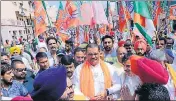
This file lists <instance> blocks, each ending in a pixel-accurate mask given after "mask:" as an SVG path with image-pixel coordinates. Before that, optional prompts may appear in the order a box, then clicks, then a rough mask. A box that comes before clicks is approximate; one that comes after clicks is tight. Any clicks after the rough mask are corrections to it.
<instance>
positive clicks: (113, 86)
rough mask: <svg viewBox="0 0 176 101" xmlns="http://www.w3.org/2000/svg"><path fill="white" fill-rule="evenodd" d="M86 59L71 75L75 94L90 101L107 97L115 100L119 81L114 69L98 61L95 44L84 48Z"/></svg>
mask: <svg viewBox="0 0 176 101" xmlns="http://www.w3.org/2000/svg"><path fill="white" fill-rule="evenodd" d="M86 59H87V60H86V61H85V62H84V63H83V64H80V65H79V66H77V68H76V69H75V71H74V74H73V84H74V86H75V88H74V92H75V94H82V95H84V96H86V98H87V99H91V100H103V99H107V98H108V96H109V95H112V96H113V98H116V96H117V95H116V93H117V92H118V91H119V90H120V89H121V85H120V79H119V77H118V75H117V72H116V70H115V67H114V66H112V65H110V64H109V63H105V62H104V61H102V60H101V59H100V48H99V47H98V45H97V44H89V45H88V46H87V47H86Z"/></svg>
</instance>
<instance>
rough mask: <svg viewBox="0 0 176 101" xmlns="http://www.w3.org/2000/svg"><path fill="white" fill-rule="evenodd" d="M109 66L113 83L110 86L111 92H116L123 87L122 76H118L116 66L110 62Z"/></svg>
mask: <svg viewBox="0 0 176 101" xmlns="http://www.w3.org/2000/svg"><path fill="white" fill-rule="evenodd" d="M108 68H109V71H110V74H111V79H112V84H113V86H112V87H110V88H108V90H109V94H115V93H117V92H118V91H120V89H121V83H120V77H119V76H118V74H117V72H116V71H115V67H114V66H112V65H110V64H108Z"/></svg>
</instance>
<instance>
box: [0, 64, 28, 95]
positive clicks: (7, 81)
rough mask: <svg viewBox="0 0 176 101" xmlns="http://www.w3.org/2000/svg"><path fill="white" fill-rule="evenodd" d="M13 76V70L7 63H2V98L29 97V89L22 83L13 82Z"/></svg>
mask: <svg viewBox="0 0 176 101" xmlns="http://www.w3.org/2000/svg"><path fill="white" fill-rule="evenodd" d="M13 76H14V74H13V68H12V67H11V66H10V65H9V64H7V63H1V93H2V97H11V98H13V97H16V96H28V91H27V89H26V88H25V87H24V86H23V85H22V84H21V83H20V82H18V81H16V80H13Z"/></svg>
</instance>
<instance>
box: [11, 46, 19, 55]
mask: <svg viewBox="0 0 176 101" xmlns="http://www.w3.org/2000/svg"><path fill="white" fill-rule="evenodd" d="M20 52H21V51H20V48H19V47H17V46H14V47H11V48H10V54H11V55H12V56H16V55H19V54H20Z"/></svg>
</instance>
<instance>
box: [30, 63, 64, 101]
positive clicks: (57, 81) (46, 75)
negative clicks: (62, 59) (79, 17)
mask: <svg viewBox="0 0 176 101" xmlns="http://www.w3.org/2000/svg"><path fill="white" fill-rule="evenodd" d="M33 85H34V90H33V91H32V93H31V97H32V99H33V100H34V101H56V100H58V99H59V98H60V97H61V96H62V94H63V93H64V91H65V89H66V86H67V83H66V68H65V67H63V66H59V67H57V68H50V69H47V70H45V71H43V72H42V73H40V74H39V75H38V76H37V77H36V78H35V80H34V84H33Z"/></svg>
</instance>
